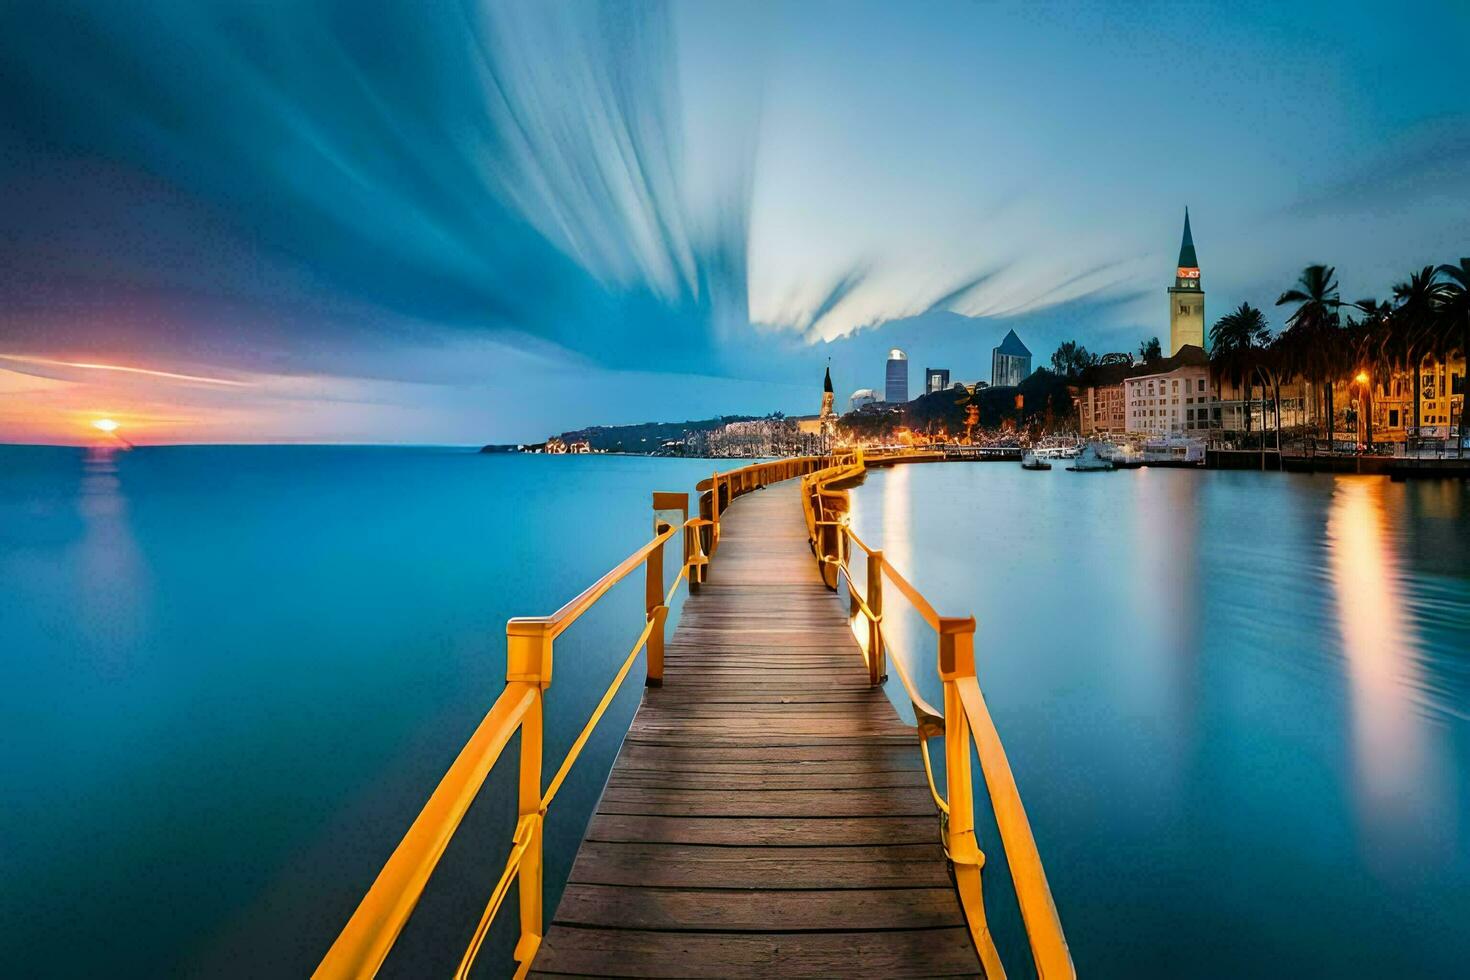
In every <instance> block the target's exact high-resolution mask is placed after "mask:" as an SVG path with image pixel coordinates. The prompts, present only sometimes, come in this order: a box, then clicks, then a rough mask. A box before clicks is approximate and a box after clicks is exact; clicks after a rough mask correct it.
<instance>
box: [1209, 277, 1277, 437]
mask: <svg viewBox="0 0 1470 980" xmlns="http://www.w3.org/2000/svg"><path fill="white" fill-rule="evenodd" d="M1270 342H1271V330H1270V328H1269V327H1268V326H1266V318H1265V316H1264V315H1262V313H1261V311H1260V310H1258V309H1256V308H1255V307H1254V306H1251V305H1250V304H1249V303H1241V304H1240V306H1239V308H1237V309H1235V310H1232V311H1231V312H1229V313H1227V314H1225V315H1224V316H1222V317H1221V318H1220V319H1218V320H1216V321H1215V325H1214V326H1213V327H1211V328H1210V376H1211V380H1212V381H1213V382H1214V384H1215V386H1216V388H1217V389H1218V387H1219V383H1220V379H1221V378H1228V379H1229V380H1230V381H1231V383H1232V384H1237V385H1238V384H1240V383H1242V381H1243V382H1244V383H1245V431H1246V435H1250V431H1251V413H1252V411H1253V406H1254V403H1255V375H1256V372H1257V371H1258V370H1259V369H1260V368H1261V354H1262V352H1263V350H1264V349H1265V347H1266V345H1267V344H1269V343H1270ZM1262 395H1263V397H1264V390H1263V392H1262ZM1262 427H1263V428H1264V425H1263V426H1262ZM1261 435H1262V440H1263V442H1262V447H1263V448H1264V438H1265V433H1264V432H1262V434H1261Z"/></svg>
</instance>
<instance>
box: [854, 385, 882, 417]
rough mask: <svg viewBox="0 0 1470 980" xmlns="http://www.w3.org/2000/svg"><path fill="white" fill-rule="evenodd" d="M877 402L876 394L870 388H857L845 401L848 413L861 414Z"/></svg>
mask: <svg viewBox="0 0 1470 980" xmlns="http://www.w3.org/2000/svg"><path fill="white" fill-rule="evenodd" d="M877 402H878V393H877V392H876V391H874V390H873V389H872V388H859V389H858V390H857V391H854V392H853V393H852V395H851V396H850V397H849V398H848V399H847V406H848V411H852V412H861V411H862V410H863V409H865V408H867V407H868V406H869V405H875V404H877Z"/></svg>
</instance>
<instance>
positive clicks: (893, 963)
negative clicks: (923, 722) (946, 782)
mask: <svg viewBox="0 0 1470 980" xmlns="http://www.w3.org/2000/svg"><path fill="white" fill-rule="evenodd" d="M798 492H799V491H798V487H797V484H796V482H795V481H789V482H787V483H783V484H777V485H775V486H772V487H769V488H767V489H765V490H761V491H758V492H755V493H751V494H747V495H745V496H742V497H740V498H738V499H737V500H736V501H735V502H734V504H733V505H732V506H731V507H730V509H729V510H728V511H727V512H726V514H725V515H723V522H722V536H721V540H720V549H719V553H718V555H717V556H716V557H715V560H714V563H713V565H712V566H711V574H710V577H709V582H708V583H706V585H705V586H704V588H703V590H702V591H701V592H700V594H699V595H695V596H690V597H689V598H688V600H687V601H686V603H685V605H684V610H683V613H682V616H681V620H680V623H679V627H678V629H677V630H676V631H675V632H674V635H673V636H672V637H671V638H670V640H669V643H668V644H667V647H666V655H665V668H664V686H663V687H662V688H658V689H649V690H646V691H645V693H644V696H643V703H642V705H641V706H640V708H639V710H638V713H637V715H636V717H635V718H634V719H633V724H632V727H631V729H630V730H629V733H628V736H627V739H626V741H625V742H624V744H623V746H622V749H621V751H620V752H619V754H618V757H617V761H616V763H615V764H614V766H613V770H612V775H611V777H610V778H609V780H608V783H607V787H606V788H605V790H604V791H603V794H602V799H601V801H600V802H599V803H598V806H597V812H596V814H595V815H594V816H593V818H592V821H591V823H590V824H589V826H588V829H587V836H586V839H585V840H584V841H583V843H582V846H581V849H580V850H579V851H578V852H577V859H576V862H575V864H574V865H573V867H572V873H571V877H570V879H569V880H568V883H567V887H566V891H565V893H564V894H563V896H562V900H561V904H560V905H559V906H558V908H557V910H556V915H555V917H554V919H553V921H552V925H551V928H550V929H549V930H547V934H546V938H545V939H544V941H543V942H542V945H541V948H540V951H539V952H538V953H537V956H536V960H535V963H534V964H533V965H534V968H535V969H534V971H533V973H532V975H533V976H555V975H581V976H605V977H610V976H617V977H715V976H719V977H750V978H756V977H759V978H766V977H857V976H868V977H920V976H923V977H932V976H976V975H978V974H979V973H980V965H979V961H978V959H977V957H976V955H975V951H974V946H973V945H972V943H971V940H970V935H969V931H968V930H967V928H966V926H965V920H964V914H963V912H962V911H961V909H960V903H959V899H958V897H957V896H956V894H955V891H954V888H953V885H952V884H951V882H950V879H949V874H948V871H947V869H946V867H945V860H944V854H943V851H942V850H941V849H940V846H939V843H938V840H939V823H938V818H937V817H936V815H935V809H934V803H933V801H932V799H931V798H930V796H929V791H928V788H927V786H926V783H925V779H924V771H923V764H922V763H921V761H920V759H919V755H918V751H917V746H916V740H915V736H914V732H913V729H911V728H909V727H907V726H905V725H903V724H902V723H901V722H900V721H899V718H898V714H897V712H896V711H895V710H894V709H893V706H892V705H891V704H890V703H889V702H888V699H887V697H886V696H885V695H884V694H883V692H882V691H881V690H873V689H871V688H870V687H869V686H868V680H867V668H866V667H865V666H864V665H863V661H862V656H861V653H860V650H859V647H858V645H857V641H856V640H855V639H854V638H853V636H852V633H851V631H850V630H849V628H848V625H847V617H846V610H845V608H844V606H843V603H842V602H841V601H840V600H839V599H838V598H837V597H836V596H834V595H833V594H832V593H831V592H829V591H828V590H827V589H826V588H825V587H824V586H823V585H822V582H821V579H820V576H819V574H818V572H817V567H816V563H815V561H814V560H813V558H812V555H811V550H810V548H809V547H808V545H807V539H806V526H805V523H804V521H803V518H802V511H801V501H800V498H799V496H798Z"/></svg>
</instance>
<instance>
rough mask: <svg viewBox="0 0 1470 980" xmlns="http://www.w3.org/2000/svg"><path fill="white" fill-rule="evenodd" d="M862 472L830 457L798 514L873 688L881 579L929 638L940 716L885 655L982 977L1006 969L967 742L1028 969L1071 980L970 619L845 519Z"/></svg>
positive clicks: (882, 673)
mask: <svg viewBox="0 0 1470 980" xmlns="http://www.w3.org/2000/svg"><path fill="white" fill-rule="evenodd" d="M864 469H865V464H864V460H863V457H862V454H861V453H858V454H856V455H855V456H854V457H849V458H843V459H837V460H834V461H833V465H831V466H829V467H827V468H826V469H823V470H820V471H818V472H816V473H813V474H811V475H810V476H807V477H805V478H804V479H803V480H802V510H803V512H804V514H805V516H806V521H807V532H808V536H809V538H810V540H811V543H812V550H813V552H814V553H815V554H816V557H817V560H818V561H819V562H820V563H821V568H822V575H823V578H824V580H825V581H826V582H827V585H828V587H830V588H833V589H835V588H836V587H837V585H838V582H839V576H845V577H846V579H847V588H848V595H849V603H850V606H851V613H852V616H853V618H854V620H856V618H857V617H858V616H859V615H861V616H862V617H863V619H864V620H865V621H866V624H867V642H866V644H864V651H863V652H864V656H865V657H866V658H867V663H868V674H869V679H870V681H871V682H872V683H873V684H874V685H875V686H876V685H878V684H880V683H882V682H883V680H884V679H885V678H886V664H887V661H888V658H887V650H888V649H889V647H890V640H889V636H888V633H887V632H886V631H885V630H884V628H883V623H884V614H883V583H884V582H885V581H887V582H889V583H890V584H892V585H893V586H894V587H895V588H896V589H897V590H898V591H899V592H900V593H902V594H903V596H904V598H905V599H907V600H908V602H909V604H910V605H911V606H912V607H913V608H914V609H915V610H916V611H917V612H918V614H919V615H920V617H922V618H923V620H924V622H925V623H927V624H928V625H929V627H930V629H932V630H934V632H935V634H936V636H937V637H938V672H939V678H940V680H941V682H942V683H943V685H944V710H943V711H940V710H938V709H936V708H934V707H933V706H931V705H930V704H929V703H928V702H927V701H926V700H925V699H924V698H923V697H922V696H921V695H920V694H919V691H918V689H917V688H916V687H915V686H914V682H913V678H911V677H910V676H909V673H908V671H907V669H906V668H905V667H904V664H903V658H901V657H893V658H892V663H893V666H894V668H895V670H896V672H897V673H898V678H899V681H900V682H901V683H902V684H903V687H904V690H905V691H906V692H907V693H908V696H909V699H910V701H911V702H912V703H913V708H914V717H915V719H916V727H917V730H918V735H919V740H920V744H919V750H920V753H921V754H922V755H923V757H924V772H925V775H926V776H927V778H928V780H929V792H930V793H931V794H932V795H933V797H934V803H935V805H936V806H937V807H938V809H939V811H940V823H941V827H942V840H943V844H944V850H945V853H946V854H947V855H948V856H949V859H950V861H951V862H953V864H954V873H955V886H956V888H957V889H958V891H959V895H960V902H961V905H962V906H963V907H964V911H965V918H966V920H967V922H968V924H969V928H970V934H971V936H972V937H973V938H974V940H975V948H976V950H977V951H978V952H979V954H980V961H981V963H982V964H983V965H984V967H985V975H986V977H987V978H989V980H1001V978H1003V977H1004V976H1005V967H1004V965H1003V964H1002V963H1001V960H1000V953H999V951H998V950H997V949H996V947H995V941H994V939H993V938H992V936H991V933H990V928H989V926H988V925H987V924H986V919H985V903H984V899H983V897H982V894H981V889H980V870H981V868H982V867H983V866H984V864H985V855H984V853H983V852H982V851H981V850H980V847H979V842H978V840H977V838H976V836H975V807H974V790H973V785H972V780H971V772H970V745H971V741H972V740H973V743H974V746H975V750H976V754H977V755H978V757H979V759H980V771H981V775H982V778H983V779H984V782H985V786H986V789H987V791H988V793H989V796H990V804H991V809H992V811H993V812H994V815H995V822H996V827H997V828H998V829H999V831H1000V840H1001V846H1002V847H1003V848H1004V849H1005V854H1006V859H1007V863H1008V864H1009V865H1010V871H1011V881H1012V883H1013V884H1014V886H1015V892H1016V899H1017V902H1018V904H1019V906H1020V909H1021V919H1022V922H1023V924H1024V926H1025V929H1026V936H1027V939H1028V941H1029V943H1030V946H1031V954H1032V958H1033V959H1034V961H1035V964H1036V973H1037V976H1038V977H1041V978H1042V980H1066V978H1075V977H1076V975H1077V971H1076V969H1075V967H1073V965H1072V954H1071V952H1070V951H1069V950H1068V948H1067V938H1066V935H1065V934H1064V933H1063V931H1062V923H1061V919H1060V917H1059V916H1058V915H1057V908H1056V903H1055V902H1054V901H1053V900H1052V895H1051V888H1050V886H1048V884H1047V881H1046V870H1045V868H1044V867H1043V866H1042V863H1041V854H1040V852H1039V851H1038V850H1037V848H1036V839H1035V837H1034V836H1033V835H1032V833H1031V824H1030V822H1029V821H1028V820H1027V819H1026V810H1025V808H1024V807H1023V806H1022V805H1021V794H1020V791H1019V790H1018V789H1017V788H1016V779H1015V776H1014V775H1013V774H1012V773H1011V766H1010V762H1009V761H1008V760H1007V759H1006V753H1005V748H1004V746H1002V745H1001V741H1000V734H999V733H998V732H997V731H996V730H995V723H994V721H992V719H991V717H990V711H989V709H988V708H987V707H986V705H985V698H984V696H983V695H982V694H981V692H980V684H979V681H977V680H976V677H975V619H974V617H973V616H967V617H964V618H959V617H953V616H941V615H939V613H938V612H936V611H935V609H934V607H933V606H932V605H931V604H930V603H929V601H928V600H927V599H925V598H924V596H923V595H922V594H921V593H920V592H919V590H918V589H916V588H914V586H913V585H912V584H911V583H910V582H909V581H908V579H906V578H904V577H903V575H902V574H900V573H899V571H898V570H897V569H896V568H894V567H893V566H892V565H891V564H889V563H888V562H887V561H885V560H884V558H883V552H882V551H880V550H877V549H875V548H870V547H869V546H868V545H867V544H865V543H864V542H863V541H862V539H861V538H859V537H858V536H857V535H856V534H855V533H854V532H853V530H852V528H851V526H850V525H849V523H848V500H847V492H846V490H845V489H843V485H844V484H847V483H850V482H852V481H854V480H856V479H857V478H858V477H860V476H861V475H862V474H863V472H864ZM854 549H856V550H860V551H862V552H863V554H864V555H865V557H866V559H867V561H866V564H867V574H866V581H865V582H864V585H863V588H862V589H861V590H859V588H858V585H857V582H856V580H855V579H854V578H853V574H852V567H851V564H850V558H851V556H852V554H853V551H854ZM940 737H942V738H943V739H944V770H945V789H946V791H947V794H948V799H946V798H945V797H944V796H942V795H941V794H940V793H939V789H938V787H937V786H936V785H935V782H934V770H933V768H932V765H931V763H930V761H929V749H928V740H929V739H931V738H940Z"/></svg>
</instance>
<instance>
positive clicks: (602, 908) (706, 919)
mask: <svg viewBox="0 0 1470 980" xmlns="http://www.w3.org/2000/svg"><path fill="white" fill-rule="evenodd" d="M948 884H949V883H948V882H945V886H946V887H942V888H902V889H878V890H870V889H844V890H841V891H822V890H814V891H800V892H794V891H772V890H755V889H743V890H739V891H730V890H724V889H714V890H704V891H690V890H684V889H673V888H630V887H627V886H624V885H583V884H570V885H567V887H566V891H565V892H563V893H562V900H561V905H560V906H559V907H558V908H557V911H556V921H557V922H558V923H560V924H564V925H579V926H604V927H608V928H613V929H659V930H666V931H669V932H784V931H787V930H790V929H791V928H792V927H793V926H799V928H800V929H801V930H803V931H807V930H812V931H815V930H822V931H835V930H851V931H856V930H859V929H895V928H897V929H934V928H938V927H940V926H963V925H964V924H965V920H964V916H963V915H961V914H960V910H959V907H958V906H957V905H956V904H955V900H954V894H953V893H952V892H951V891H950V889H949V888H948V887H947V886H948Z"/></svg>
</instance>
